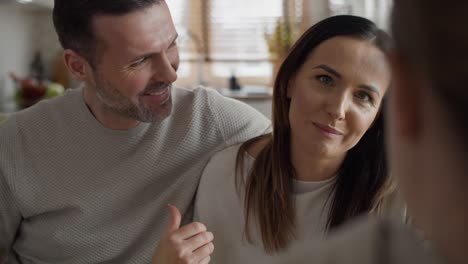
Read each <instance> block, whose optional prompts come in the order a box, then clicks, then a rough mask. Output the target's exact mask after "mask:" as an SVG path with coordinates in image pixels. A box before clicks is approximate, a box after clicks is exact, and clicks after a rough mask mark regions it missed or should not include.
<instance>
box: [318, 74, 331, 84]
mask: <svg viewBox="0 0 468 264" xmlns="http://www.w3.org/2000/svg"><path fill="white" fill-rule="evenodd" d="M317 80H318V81H319V82H321V83H323V84H325V85H331V84H333V79H332V78H331V77H330V76H328V75H319V76H317Z"/></svg>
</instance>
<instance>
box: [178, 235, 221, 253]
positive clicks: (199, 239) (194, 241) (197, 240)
mask: <svg viewBox="0 0 468 264" xmlns="http://www.w3.org/2000/svg"><path fill="white" fill-rule="evenodd" d="M213 238H214V237H213V233H211V232H202V233H199V234H197V235H195V236H193V237H191V238H189V239H187V240H185V243H184V244H185V245H186V247H187V249H188V250H189V251H193V252H196V251H197V250H199V249H201V248H202V247H203V246H206V245H208V244H210V243H211V242H212V241H213ZM211 244H212V243H211ZM213 248H214V247H213ZM210 253H211V252H210Z"/></svg>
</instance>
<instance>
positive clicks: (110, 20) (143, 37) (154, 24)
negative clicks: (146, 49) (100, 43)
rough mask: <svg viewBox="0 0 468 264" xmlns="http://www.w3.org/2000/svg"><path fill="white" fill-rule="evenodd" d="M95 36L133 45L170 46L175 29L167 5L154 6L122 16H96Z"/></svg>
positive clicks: (94, 21) (115, 42)
mask: <svg viewBox="0 0 468 264" xmlns="http://www.w3.org/2000/svg"><path fill="white" fill-rule="evenodd" d="M92 24H93V29H94V30H93V31H94V34H95V36H96V38H98V39H99V38H100V39H102V40H105V41H106V42H111V43H108V44H119V43H120V44H126V45H131V46H148V45H162V46H165V45H170V43H171V42H172V41H173V40H174V38H175V37H176V30H175V27H174V24H173V22H172V19H171V16H170V13H169V10H168V9H167V6H164V5H163V4H158V5H153V6H152V7H149V8H146V9H144V10H141V11H136V12H132V13H129V14H125V15H122V16H108V15H101V16H96V17H95V18H94V19H93V23H92Z"/></svg>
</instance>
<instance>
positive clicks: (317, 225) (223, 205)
mask: <svg viewBox="0 0 468 264" xmlns="http://www.w3.org/2000/svg"><path fill="white" fill-rule="evenodd" d="M239 147H240V145H235V146H231V147H229V148H227V149H225V150H223V151H221V152H219V153H217V154H215V155H214V156H213V157H212V158H211V160H210V161H209V163H208V164H207V166H206V168H205V170H204V172H203V174H202V179H201V181H200V186H199V187H198V193H197V198H196V201H195V212H194V219H195V220H197V221H200V222H202V223H204V224H205V225H206V226H207V229H208V230H209V231H211V232H213V234H214V245H215V250H214V253H213V255H212V262H211V263H216V264H218V263H222V264H230V263H232V264H239V263H258V264H260V263H288V259H290V258H291V257H292V256H293V254H294V252H297V251H296V249H295V248H298V247H301V245H302V244H310V243H312V242H313V241H317V240H320V239H321V238H322V237H323V235H324V230H325V227H326V222H327V217H328V210H329V202H327V201H328V200H327V198H328V197H329V195H330V192H331V189H332V185H333V183H334V179H335V178H331V179H328V180H326V181H320V182H303V181H297V180H295V181H294V190H295V199H296V215H297V217H296V219H297V227H296V234H297V240H295V241H292V242H291V243H290V245H289V247H288V248H287V249H286V250H285V251H282V252H280V253H276V254H275V255H273V256H270V255H267V254H266V253H265V252H264V250H263V245H262V244H261V236H260V233H259V232H258V233H255V234H254V241H255V244H254V245H252V244H249V243H248V242H247V240H246V238H245V236H244V195H245V193H244V190H241V193H240V194H239V193H238V192H237V189H236V185H235V175H234V171H235V160H236V155H237V152H238V150H239ZM244 162H245V165H246V166H245V170H246V171H247V170H250V168H251V166H252V165H253V162H254V159H253V158H252V157H251V156H249V155H248V154H247V155H245V157H244ZM244 175H245V173H244ZM330 201H331V199H330ZM251 230H255V228H253V229H251Z"/></svg>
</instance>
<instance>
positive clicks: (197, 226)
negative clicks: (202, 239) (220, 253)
mask: <svg viewBox="0 0 468 264" xmlns="http://www.w3.org/2000/svg"><path fill="white" fill-rule="evenodd" d="M203 232H206V226H205V225H204V224H202V223H199V222H193V223H190V224H187V225H185V226H183V227H181V228H179V229H178V230H177V232H175V233H174V234H173V235H172V238H173V239H176V240H186V239H189V238H191V237H193V236H195V235H197V234H200V233H203Z"/></svg>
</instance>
